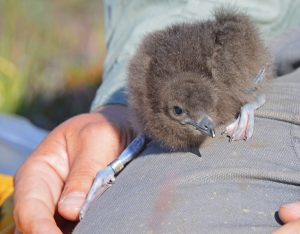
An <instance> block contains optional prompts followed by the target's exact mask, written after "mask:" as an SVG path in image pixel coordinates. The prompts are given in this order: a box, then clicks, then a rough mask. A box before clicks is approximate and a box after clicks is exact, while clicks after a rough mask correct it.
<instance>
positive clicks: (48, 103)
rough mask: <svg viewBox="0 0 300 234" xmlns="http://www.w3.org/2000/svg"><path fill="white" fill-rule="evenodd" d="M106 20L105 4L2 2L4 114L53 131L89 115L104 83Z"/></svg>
mask: <svg viewBox="0 0 300 234" xmlns="http://www.w3.org/2000/svg"><path fill="white" fill-rule="evenodd" d="M102 15H103V12H102V5H101V1H99V0H89V1H85V0H72V1H69V0H65V1H64V0H52V1H49V0H24V1H20V0H2V1H0V112H10V113H18V114H22V115H24V116H26V117H27V118H29V119H31V120H32V121H33V122H34V123H36V124H38V125H39V126H41V127H46V128H48V129H51V128H53V127H54V126H56V125H57V124H58V123H60V122H61V121H63V120H64V119H66V118H69V117H70V116H72V115H75V114H78V113H80V112H84V111H88V109H89V104H90V103H89V102H90V101H91V99H92V96H93V95H94V92H95V89H96V87H97V86H98V85H99V83H100V81H101V73H102V62H103V58H104V30H103V19H102ZM78 90H79V91H78ZM83 90H85V91H83ZM76 95H77V96H76ZM78 95H79V96H80V95H81V96H80V97H82V98H80V97H78ZM82 95H83V96H82ZM65 96H66V99H65V98H64V97H65ZM72 99H74V100H72ZM75 100H76V101H77V103H76V105H75V103H74V101H75ZM78 101H79V102H78Z"/></svg>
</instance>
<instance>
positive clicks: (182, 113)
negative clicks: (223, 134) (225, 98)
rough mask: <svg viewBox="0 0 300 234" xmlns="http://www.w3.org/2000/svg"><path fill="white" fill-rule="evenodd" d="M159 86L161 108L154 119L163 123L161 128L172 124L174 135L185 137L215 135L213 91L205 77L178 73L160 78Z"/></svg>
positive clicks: (190, 138) (215, 100)
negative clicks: (164, 78)
mask: <svg viewBox="0 0 300 234" xmlns="http://www.w3.org/2000/svg"><path fill="white" fill-rule="evenodd" d="M159 90H160V91H159V93H158V95H159V99H158V100H161V103H160V106H161V109H162V111H161V114H160V119H157V120H158V121H162V122H163V123H164V129H166V128H172V129H173V131H172V133H173V134H174V137H177V138H186V139H187V140H193V139H194V138H196V139H197V137H198V140H199V137H202V138H203V137H204V136H210V137H214V136H215V130H214V122H213V119H214V117H215V116H214V110H215V107H216V103H217V95H216V93H215V88H214V85H213V83H212V82H211V81H210V80H209V78H204V77H201V76H200V75H199V74H195V73H181V74H178V75H176V76H174V77H172V79H169V80H168V82H162V83H161V89H159Z"/></svg>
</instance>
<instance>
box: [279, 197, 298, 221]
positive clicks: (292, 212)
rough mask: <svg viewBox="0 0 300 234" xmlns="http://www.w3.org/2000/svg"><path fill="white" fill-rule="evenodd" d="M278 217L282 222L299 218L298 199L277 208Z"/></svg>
mask: <svg viewBox="0 0 300 234" xmlns="http://www.w3.org/2000/svg"><path fill="white" fill-rule="evenodd" d="M279 217H280V219H281V221H282V222H284V223H289V222H292V221H295V220H297V219H300V201H298V202H294V203H289V204H286V205H282V206H281V207H280V209H279Z"/></svg>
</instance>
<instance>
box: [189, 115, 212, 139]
mask: <svg viewBox="0 0 300 234" xmlns="http://www.w3.org/2000/svg"><path fill="white" fill-rule="evenodd" d="M188 124H191V125H192V126H194V127H195V128H196V129H197V130H198V131H200V132H201V133H203V134H205V135H208V136H210V137H215V135H216V134H215V129H214V125H213V121H212V119H211V118H209V117H208V116H205V117H204V118H203V119H201V121H200V122H199V123H197V122H194V121H192V122H189V123H188Z"/></svg>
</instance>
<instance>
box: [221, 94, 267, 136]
mask: <svg viewBox="0 0 300 234" xmlns="http://www.w3.org/2000/svg"><path fill="white" fill-rule="evenodd" d="M265 102H266V96H265V95H259V96H257V97H256V100H255V101H254V102H251V103H247V104H246V105H244V106H242V107H241V112H240V114H239V116H238V118H237V119H236V120H235V121H234V122H233V123H232V124H230V125H228V126H227V127H226V130H225V133H226V134H227V136H229V138H230V140H231V141H237V140H247V139H249V138H250V137H251V136H252V134H253V130H254V111H255V110H256V109H258V108H260V107H261V106H263V105H264V104H265Z"/></svg>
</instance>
